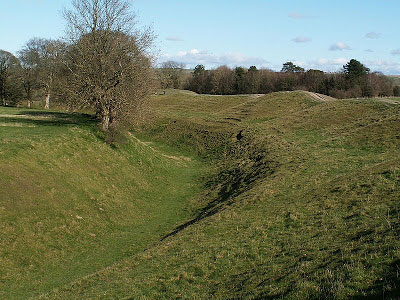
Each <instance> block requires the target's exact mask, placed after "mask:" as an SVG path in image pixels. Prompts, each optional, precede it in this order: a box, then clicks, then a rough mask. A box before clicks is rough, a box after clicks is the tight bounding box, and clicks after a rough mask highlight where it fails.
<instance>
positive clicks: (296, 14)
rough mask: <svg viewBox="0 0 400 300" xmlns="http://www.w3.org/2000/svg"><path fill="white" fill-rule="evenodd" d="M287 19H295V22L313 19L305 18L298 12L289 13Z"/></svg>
mask: <svg viewBox="0 0 400 300" xmlns="http://www.w3.org/2000/svg"><path fill="white" fill-rule="evenodd" d="M289 18H291V19H296V20H301V19H312V18H314V17H313V16H307V15H304V14H301V13H298V12H291V13H290V14H289Z"/></svg>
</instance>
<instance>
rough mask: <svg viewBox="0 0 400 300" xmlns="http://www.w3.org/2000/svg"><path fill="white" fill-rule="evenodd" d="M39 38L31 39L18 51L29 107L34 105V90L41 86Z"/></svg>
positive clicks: (22, 80)
mask: <svg viewBox="0 0 400 300" xmlns="http://www.w3.org/2000/svg"><path fill="white" fill-rule="evenodd" d="M37 47H38V45H37V39H31V40H30V41H28V42H27V43H26V45H25V46H24V47H23V48H22V49H21V50H20V51H18V58H19V60H20V62H21V67H22V68H21V69H22V70H21V76H20V77H21V82H22V86H23V87H24V90H25V96H26V100H27V105H28V108H31V107H32V96H33V91H34V89H36V88H37V87H38V86H39V80H38V78H39V60H40V59H39V53H38V51H37Z"/></svg>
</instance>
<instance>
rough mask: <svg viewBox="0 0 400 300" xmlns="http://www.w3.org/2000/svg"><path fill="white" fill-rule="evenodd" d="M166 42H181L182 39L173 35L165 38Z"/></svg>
mask: <svg viewBox="0 0 400 300" xmlns="http://www.w3.org/2000/svg"><path fill="white" fill-rule="evenodd" d="M166 40H167V41H171V42H183V39H181V38H180V37H179V36H175V35H173V36H169V37H167V38H166Z"/></svg>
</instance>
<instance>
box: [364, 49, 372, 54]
mask: <svg viewBox="0 0 400 300" xmlns="http://www.w3.org/2000/svg"><path fill="white" fill-rule="evenodd" d="M365 52H369V53H372V52H374V50H372V49H365Z"/></svg>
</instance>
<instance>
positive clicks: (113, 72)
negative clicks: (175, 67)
mask: <svg viewBox="0 0 400 300" xmlns="http://www.w3.org/2000/svg"><path fill="white" fill-rule="evenodd" d="M72 7H73V8H72V9H71V10H65V11H64V17H65V19H66V21H67V24H68V28H67V31H68V38H67V39H65V40H47V39H39V38H35V39H32V40H30V41H29V42H27V43H26V45H25V46H24V47H23V48H22V49H21V50H20V51H18V53H17V55H16V56H14V55H13V54H11V53H9V52H6V51H3V50H1V51H0V99H1V105H4V106H11V105H17V104H19V103H20V102H21V101H26V103H27V106H28V107H31V106H32V101H33V100H36V99H40V100H41V102H42V103H43V107H45V108H49V107H50V104H51V103H54V102H59V103H62V105H64V106H68V107H70V108H73V109H81V108H91V109H93V110H94V111H95V112H96V114H97V116H98V117H99V119H100V120H101V125H102V126H101V127H102V129H103V130H104V131H106V132H110V131H112V130H114V129H115V128H116V127H117V126H121V125H122V124H124V123H125V122H127V121H129V120H132V119H133V118H134V113H135V112H136V110H137V108H138V107H139V106H140V105H141V104H142V103H143V101H144V100H145V99H146V97H147V96H148V95H149V94H150V93H151V90H152V84H153V80H152V68H151V55H150V53H149V49H150V47H151V44H152V41H153V34H152V32H151V30H148V29H146V30H142V31H138V30H136V29H135V22H134V18H135V16H134V15H133V14H132V13H131V10H130V5H129V1H125V0H73V1H72Z"/></svg>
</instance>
